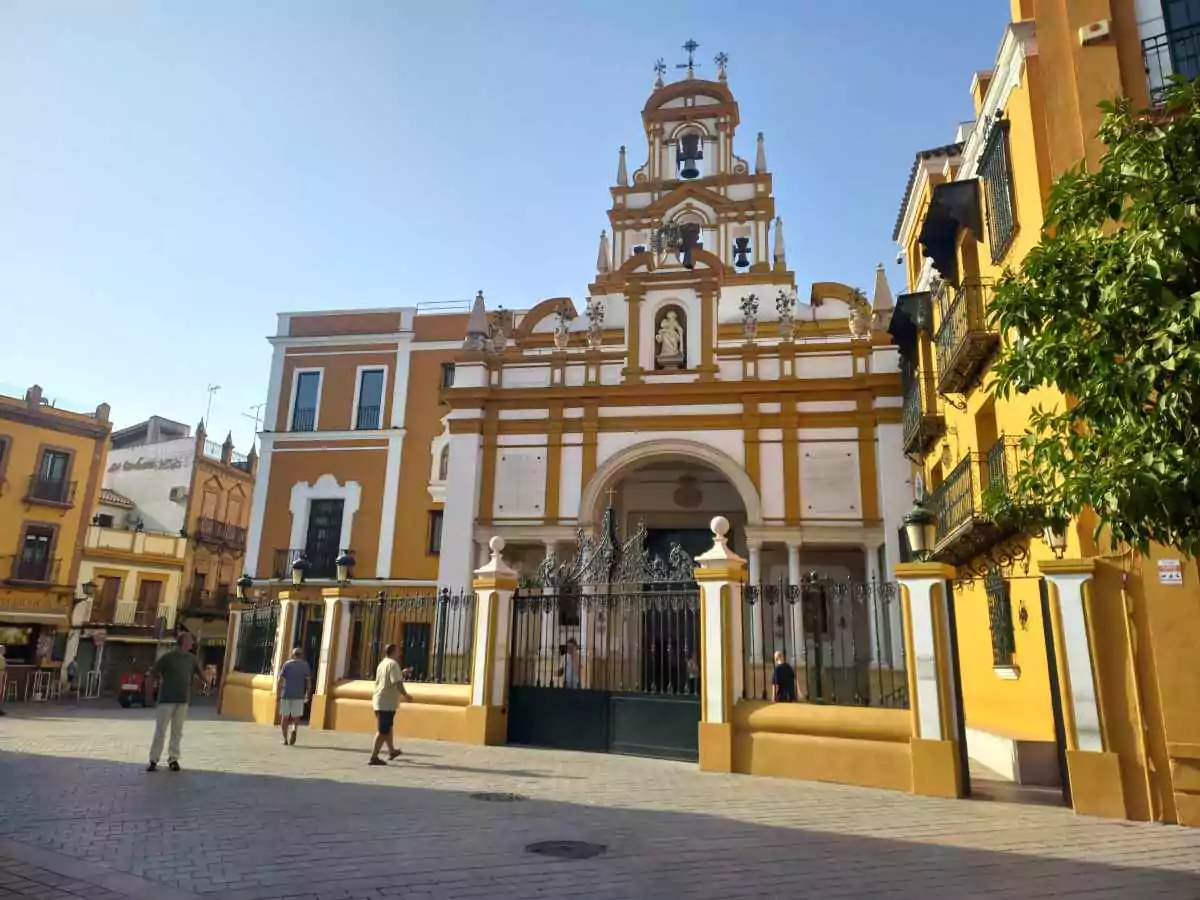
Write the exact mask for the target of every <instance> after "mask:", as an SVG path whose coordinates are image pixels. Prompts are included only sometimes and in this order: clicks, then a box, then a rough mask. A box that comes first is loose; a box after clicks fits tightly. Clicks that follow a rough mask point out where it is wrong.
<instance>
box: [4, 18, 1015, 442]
mask: <svg viewBox="0 0 1200 900" xmlns="http://www.w3.org/2000/svg"><path fill="white" fill-rule="evenodd" d="M1008 9H1009V4H1008V2H1007V0H986V2H977V3H975V4H973V5H972V9H971V15H970V16H967V15H963V5H962V0H922V2H919V3H902V2H899V0H860V2H857V3H843V2H835V0H819V2H818V0H783V2H771V0H766V2H758V3H752V4H738V3H730V2H728V0H723V2H706V0H689V2H687V3H668V2H665V0H653V2H646V0H641V2H633V0H630V2H622V0H609V2H565V0H558V2H555V0H542V2H532V0H503V2H500V0H493V2H487V3H484V2H466V0H446V2H441V3H427V2H399V0H393V2H382V0H379V2H377V0H355V2H333V0H326V2H309V0H254V2H245V0H203V2H201V0H192V2H184V0H170V2H168V0H159V2H149V0H144V2H135V0H125V2H118V0H79V2H67V0H19V2H14V0H0V123H2V125H3V138H2V139H0V309H2V310H3V312H4V313H5V315H4V321H5V322H6V324H7V325H8V326H10V327H11V330H8V329H5V333H4V334H3V336H2V337H0V383H3V384H5V385H19V386H22V387H23V386H25V385H28V384H30V383H33V382H35V381H36V382H38V383H40V384H42V385H43V387H44V388H45V390H46V393H47V395H48V396H51V397H59V398H63V399H64V400H65V401H66V402H67V404H68V405H75V406H82V407H90V406H94V405H95V404H97V403H99V402H102V401H105V402H108V403H110V404H111V405H112V406H113V418H114V420H115V422H116V423H117V425H118V426H121V425H128V424H132V423H134V422H136V421H138V420H140V419H142V418H144V417H146V416H148V415H151V414H160V415H165V416H168V417H170V418H175V419H179V420H182V421H185V422H187V423H189V424H194V423H195V422H196V421H197V420H198V419H199V418H200V417H201V416H202V415H203V414H204V410H205V404H206V402H207V400H208V395H207V393H206V391H205V389H206V387H207V385H208V384H210V383H218V384H220V385H221V386H222V388H221V390H220V391H219V392H218V393H217V394H216V396H215V399H214V402H213V409H212V426H211V428H210V431H211V432H213V433H219V435H220V436H222V437H223V436H224V433H225V431H227V430H230V429H232V430H233V433H234V437H235V440H236V441H237V443H238V445H239V446H240V447H242V448H243V449H244V448H246V447H248V444H249V441H250V436H251V432H252V431H253V424H252V422H251V421H250V419H248V418H245V417H243V416H242V415H241V414H242V413H243V412H245V411H246V410H247V409H248V408H249V407H250V406H252V405H253V404H256V403H261V402H262V401H263V400H264V399H265V395H266V387H267V385H266V378H267V371H268V367H269V360H270V347H269V345H268V344H267V343H266V341H265V340H264V338H265V336H266V335H268V334H270V333H272V332H273V330H274V323H275V319H274V313H275V312H277V311H281V310H297V309H320V308H332V307H359V306H362V307H373V306H388V305H394V306H402V305H414V304H416V303H419V302H433V301H440V300H455V299H465V298H469V297H471V296H473V294H474V292H475V291H476V290H478V289H480V288H483V289H484V291H485V292H486V294H487V297H488V300H489V304H491V305H498V304H503V305H505V306H506V307H509V308H520V307H525V306H529V305H531V304H533V303H535V302H536V301H537V300H539V299H542V298H545V297H551V296H557V295H569V296H572V297H575V298H576V299H577V300H579V301H580V305H582V299H583V297H584V296H585V292H586V288H587V284H588V282H589V280H590V278H591V277H592V275H593V274H594V266H595V256H596V240H597V237H598V234H599V232H600V229H601V228H603V227H605V226H606V224H607V223H606V220H605V215H604V214H605V211H606V210H607V209H608V204H609V195H608V187H609V186H610V184H611V183H612V181H613V178H614V176H615V172H616V162H617V147H618V146H619V145H621V144H626V145H628V146H629V149H630V159H629V162H630V170H631V171H632V169H633V168H634V167H636V166H637V165H639V164H640V163H641V162H642V161H643V158H644V152H643V148H644V138H643V136H642V126H641V119H640V111H641V108H642V105H643V104H644V103H645V100H646V97H647V95H648V94H649V92H650V89H651V86H652V82H653V77H654V75H653V71H652V66H653V64H654V61H655V59H656V58H657V57H659V56H663V57H665V58H666V60H667V62H668V63H669V64H673V63H676V62H679V61H681V60H682V59H683V58H684V54H683V53H682V51H681V50H680V49H679V45H680V44H682V43H683V42H684V41H685V40H686V39H688V38H689V37H691V38H694V39H695V40H697V41H698V42H699V43H700V44H701V49H700V51H699V53H698V59H699V60H700V61H701V62H702V64H703V66H702V68H701V69H700V70H699V74H701V75H708V76H709V77H713V75H714V66H713V64H712V57H713V55H714V54H715V53H716V52H717V51H718V50H724V51H725V52H726V53H728V54H729V56H730V63H729V83H730V86H731V88H732V89H733V91H734V95H735V96H736V97H737V99H738V102H739V104H740V106H741V118H742V124H741V127H740V130H739V132H738V136H737V137H738V141H739V145H738V146H739V152H740V155H741V156H743V157H747V158H751V159H752V158H753V152H754V136H755V132H757V131H760V130H761V131H763V132H765V134H766V145H767V157H768V163H769V167H770V169H771V171H772V172H773V173H774V175H775V190H776V200H777V210H778V211H779V214H780V215H782V216H783V218H784V221H785V232H786V236H787V245H788V262H789V263H790V265H791V267H792V268H793V269H794V270H795V271H796V276H797V280H798V282H799V285H800V291H801V293H802V294H803V293H806V290H807V285H809V284H810V283H811V282H813V281H825V280H832V281H845V282H848V283H851V284H857V285H861V286H863V287H865V288H869V286H870V284H871V281H872V278H873V270H874V267H875V265H876V264H877V263H879V262H885V263H886V264H887V267H888V273H889V276H890V277H891V278H892V285H893V288H900V287H901V285H900V270H899V268H898V267H896V266H895V265H893V260H894V258H895V249H894V247H893V246H892V244H891V240H890V239H891V232H892V226H893V222H894V219H895V215H896V209H897V206H898V204H899V202H900V196H901V192H902V191H903V188H904V184H905V180H906V178H907V175H908V170H909V166H910V165H911V162H912V158H913V154H914V153H915V152H916V150H918V149H919V148H922V147H928V146H936V145H938V144H942V143H945V142H948V141H949V140H951V139H952V137H953V132H954V125H955V123H956V122H957V121H959V120H961V119H965V118H968V117H969V116H970V112H971V110H970V98H969V95H968V87H969V85H970V81H971V74H972V72H973V71H974V70H976V69H981V68H988V67H990V66H991V64H992V62H993V60H994V58H995V53H996V49H997V47H998V46H999V41H1000V37H1001V33H1002V28H1003V26H1004V24H1005V22H1006V20H1007V15H1008ZM673 74H674V73H673Z"/></svg>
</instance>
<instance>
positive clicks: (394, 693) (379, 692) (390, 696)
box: [367, 644, 412, 766]
mask: <svg viewBox="0 0 1200 900" xmlns="http://www.w3.org/2000/svg"><path fill="white" fill-rule="evenodd" d="M396 653H397V647H396V645H395V644H388V645H387V646H386V647H384V648H383V659H382V661H380V663H379V667H378V668H377V669H376V670H375V693H374V694H373V695H372V697H371V708H372V709H373V710H375V723H376V728H377V729H378V730H377V732H376V734H375V746H374V747H373V748H372V749H371V758H370V759H369V760H368V761H367V765H370V766H386V765H387V763H385V762H384V761H383V760H382V759H380V758H379V751H380V750H382V749H383V746H384V744H386V745H387V748H388V759H395V758H396V757H397V756H399V755H400V751H399V750H397V749H396V745H395V744H393V743H392V725H393V723H394V722H395V721H396V710H398V709H399V708H400V701H401V700H411V699H412V697H410V696H409V694H408V691H407V690H406V689H405V687H404V670H403V669H401V668H400V662H399V660H397V659H396Z"/></svg>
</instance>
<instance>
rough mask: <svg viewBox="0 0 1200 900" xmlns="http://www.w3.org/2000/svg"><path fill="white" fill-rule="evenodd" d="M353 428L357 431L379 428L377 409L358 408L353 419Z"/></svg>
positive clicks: (375, 407) (376, 407) (373, 407)
mask: <svg viewBox="0 0 1200 900" xmlns="http://www.w3.org/2000/svg"><path fill="white" fill-rule="evenodd" d="M354 427H355V428H358V429H375V428H378V427H379V407H378V406H360V407H359V408H358V411H357V414H356V415H355V417H354Z"/></svg>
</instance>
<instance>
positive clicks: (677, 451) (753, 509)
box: [579, 439, 763, 528]
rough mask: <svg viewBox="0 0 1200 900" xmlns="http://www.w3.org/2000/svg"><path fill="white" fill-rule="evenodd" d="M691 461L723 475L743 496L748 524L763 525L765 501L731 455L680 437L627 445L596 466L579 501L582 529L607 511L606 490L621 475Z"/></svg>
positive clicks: (619, 478) (594, 522) (592, 523)
mask: <svg viewBox="0 0 1200 900" xmlns="http://www.w3.org/2000/svg"><path fill="white" fill-rule="evenodd" d="M671 459H677V460H689V461H692V462H698V463H702V464H704V465H707V466H709V467H710V468H712V469H715V470H716V471H718V472H720V473H721V474H722V475H724V476H725V477H726V478H727V479H728V480H729V483H730V484H731V485H732V486H733V488H734V490H736V491H737V493H738V495H739V496H740V497H741V498H742V503H743V505H744V506H745V508H746V524H747V525H748V526H750V527H757V526H761V525H762V523H763V518H762V500H761V498H760V497H759V494H758V489H757V488H756V487H755V486H754V482H753V481H752V480H751V479H750V476H749V475H747V474H746V470H745V469H743V468H742V467H741V466H740V465H738V463H737V461H736V460H734V459H733V457H731V456H729V454H727V453H724V452H722V451H720V450H717V449H715V448H713V447H710V446H708V445H707V444H701V443H699V442H697V441H688V440H681V439H673V440H650V441H645V442H643V443H640V444H634V445H633V446H632V447H626V448H625V449H624V450H620V451H618V452H617V453H615V454H613V455H612V456H610V457H609V458H608V459H607V460H605V461H604V463H603V464H602V465H601V466H600V467H599V468H598V469H596V473H595V474H594V475H593V476H592V478H591V480H590V481H589V482H588V483H587V486H586V487H585V488H584V489H583V494H582V496H581V497H580V502H579V525H580V527H581V528H592V527H594V526H595V525H596V524H597V523H598V522H599V521H600V519H601V516H602V515H603V514H604V505H605V492H606V491H608V489H609V488H611V487H613V486H614V485H616V484H617V482H619V481H620V480H621V478H622V477H623V476H624V475H626V474H628V473H629V472H632V471H634V470H636V469H638V468H640V467H641V466H644V465H646V464H647V463H650V462H658V461H662V460H671Z"/></svg>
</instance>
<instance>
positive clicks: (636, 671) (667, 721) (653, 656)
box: [508, 508, 700, 760]
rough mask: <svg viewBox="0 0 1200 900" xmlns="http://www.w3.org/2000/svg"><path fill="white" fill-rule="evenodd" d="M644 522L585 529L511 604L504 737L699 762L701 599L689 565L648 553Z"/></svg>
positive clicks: (675, 553)
mask: <svg viewBox="0 0 1200 900" xmlns="http://www.w3.org/2000/svg"><path fill="white" fill-rule="evenodd" d="M645 539H646V530H645V528H644V527H643V526H639V527H638V529H637V531H636V532H635V533H634V534H633V536H632V537H630V538H629V539H628V540H627V541H625V542H624V543H620V542H618V541H617V539H616V528H615V519H614V516H613V512H612V509H611V508H610V509H609V510H608V511H606V513H605V517H604V522H603V525H602V528H601V536H600V538H599V539H598V540H596V541H593V540H592V539H590V538H587V537H585V536H584V535H583V534H582V533H581V534H580V537H579V546H578V552H577V553H576V555H575V557H574V558H573V559H571V560H569V561H568V562H566V563H563V564H561V565H559V564H557V563H556V562H555V561H553V560H548V561H547V562H546V563H544V564H543V565H542V567H541V568H540V569H539V571H538V574H537V576H536V577H535V578H534V579H532V580H531V581H532V584H531V585H528V586H525V587H522V589H521V590H519V591H518V592H517V594H516V596H515V597H514V599H513V619H512V621H513V632H512V641H511V648H512V655H511V662H510V674H511V682H510V686H509V701H508V739H509V741H510V742H511V743H515V744H531V745H535V746H543V747H556V748H560V749H567V750H591V751H598V752H612V753H629V754H636V755H640V756H657V757H664V758H669V759H685V760H695V759H697V758H698V755H699V724H700V594H699V591H698V589H697V588H696V585H695V584H694V582H693V581H692V560H691V557H690V556H688V554H686V553H685V552H683V551H682V550H681V549H680V548H679V547H672V548H671V550H670V552H669V554H668V559H667V560H662V559H661V558H651V557H650V556H649V555H648V554H647V553H646V550H645Z"/></svg>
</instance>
